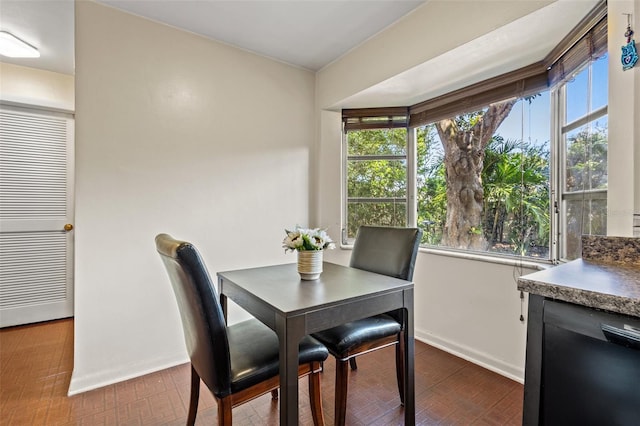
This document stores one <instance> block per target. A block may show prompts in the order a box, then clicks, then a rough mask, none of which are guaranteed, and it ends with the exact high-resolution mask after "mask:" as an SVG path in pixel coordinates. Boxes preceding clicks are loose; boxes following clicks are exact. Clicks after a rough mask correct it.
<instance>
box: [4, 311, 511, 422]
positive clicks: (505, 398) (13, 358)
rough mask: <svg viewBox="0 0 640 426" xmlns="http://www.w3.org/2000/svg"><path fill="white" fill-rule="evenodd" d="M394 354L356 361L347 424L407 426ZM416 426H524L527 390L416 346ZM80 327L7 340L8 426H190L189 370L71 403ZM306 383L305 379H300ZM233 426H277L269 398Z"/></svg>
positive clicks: (205, 412) (327, 377)
mask: <svg viewBox="0 0 640 426" xmlns="http://www.w3.org/2000/svg"><path fill="white" fill-rule="evenodd" d="M394 359H395V358H394V350H393V348H388V349H383V350H380V351H377V352H374V353H371V354H367V355H364V356H361V357H360V358H358V370H357V371H356V372H354V373H352V374H351V377H350V381H349V401H348V407H347V424H349V425H381V426H382V425H385V426H386V425H401V424H402V423H403V411H402V407H401V406H400V400H399V398H398V392H397V387H396V381H395V380H396V379H395V371H394V368H395V364H394ZM415 368H416V424H419V425H516V424H521V416H522V397H523V387H522V385H521V384H519V383H516V382H514V381H512V380H509V379H507V378H505V377H502V376H500V375H498V374H495V373H493V372H490V371H488V370H485V369H483V368H481V367H478V366H476V365H474V364H472V363H469V362H467V361H464V360H462V359H460V358H456V357H454V356H452V355H450V354H447V353H446V352H443V351H441V350H438V349H435V348H433V347H431V346H428V345H426V344H424V343H421V342H416V357H415ZM72 369H73V320H71V319H68V320H59V321H52V322H47V323H42V324H35V325H27V326H19V327H10V328H5V329H1V330H0V424H1V425H184V424H185V422H186V416H187V411H186V407H187V406H188V399H189V366H188V364H185V365H180V366H177V367H173V368H170V369H167V370H163V371H159V372H156V373H153V374H149V375H146V376H143V377H139V378H136V379H132V380H128V381H126V382H121V383H117V384H114V385H111V386H106V387H103V388H100V389H96V390H93V391H90V392H85V393H83V394H80V395H76V396H73V397H67V396H66V394H67V389H68V387H69V380H70V378H71V372H72ZM334 372H335V363H334V362H333V360H332V359H331V357H330V358H329V360H327V362H326V363H325V372H324V373H323V378H322V387H323V389H322V393H323V404H324V413H325V421H326V423H327V425H331V424H333V395H334V386H333V382H334ZM303 380H306V379H303ZM300 389H301V390H300V423H301V424H305V425H308V424H312V421H311V412H310V409H309V402H308V396H307V393H306V392H307V390H306V389H307V386H306V384H305V383H301V386H300ZM233 416H234V424H237V425H276V424H278V404H277V402H276V401H272V400H271V397H270V395H265V396H263V397H261V398H258V399H255V400H253V401H251V402H250V403H248V404H245V405H243V406H240V407H238V408H235V409H234V410H233ZM196 424H197V425H205V424H206V425H212V424H216V409H215V402H214V400H213V397H212V396H211V394H210V393H209V392H208V390H206V389H205V388H204V387H203V388H202V390H201V392H200V407H199V411H198V417H197V421H196Z"/></svg>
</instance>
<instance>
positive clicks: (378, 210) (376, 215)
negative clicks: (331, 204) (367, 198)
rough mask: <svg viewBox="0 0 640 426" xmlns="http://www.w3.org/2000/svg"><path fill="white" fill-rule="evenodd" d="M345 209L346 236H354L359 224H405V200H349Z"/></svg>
mask: <svg viewBox="0 0 640 426" xmlns="http://www.w3.org/2000/svg"><path fill="white" fill-rule="evenodd" d="M347 210H348V217H347V224H348V226H347V238H355V237H356V233H357V232H358V227H359V226H360V225H379V226H407V203H406V202H386V203H382V202H369V203H358V202H355V203H351V202H350V203H348V205H347Z"/></svg>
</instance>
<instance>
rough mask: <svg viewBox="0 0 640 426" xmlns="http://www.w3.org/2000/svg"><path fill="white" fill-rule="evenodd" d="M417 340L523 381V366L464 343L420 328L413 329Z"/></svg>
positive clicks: (520, 381)
mask: <svg viewBox="0 0 640 426" xmlns="http://www.w3.org/2000/svg"><path fill="white" fill-rule="evenodd" d="M414 337H415V338H416V339H417V340H419V341H421V342H423V343H426V344H428V345H431V346H434V347H436V348H438V349H442V350H443V351H445V352H448V353H450V354H452V355H455V356H457V357H459V358H462V359H465V360H467V361H469V362H472V363H474V364H477V365H479V366H481V367H483V368H486V369H487V370H491V371H493V372H495V373H498V374H500V375H502V376H505V377H508V378H509V379H511V380H515V381H516V382H519V383H524V367H523V366H516V365H513V364H508V363H506V362H504V361H501V360H499V359H496V358H495V357H493V356H491V355H489V354H486V353H483V352H479V351H477V350H475V349H473V348H470V347H468V346H465V345H460V344H457V343H455V342H452V341H450V340H447V339H443V338H441V337H438V336H435V335H433V334H429V333H425V332H423V331H420V330H415V336H414Z"/></svg>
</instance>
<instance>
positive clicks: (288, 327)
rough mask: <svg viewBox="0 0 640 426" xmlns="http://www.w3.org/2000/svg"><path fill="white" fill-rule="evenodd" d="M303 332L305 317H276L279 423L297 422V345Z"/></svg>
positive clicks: (286, 425)
mask: <svg viewBox="0 0 640 426" xmlns="http://www.w3.org/2000/svg"><path fill="white" fill-rule="evenodd" d="M304 332H305V319H304V317H303V316H301V317H293V318H288V319H287V318H283V317H280V316H277V317H276V333H277V334H278V341H279V343H280V425H281V426H295V425H297V424H298V346H299V344H300V340H301V339H302V337H303V336H304V334H305V333H304Z"/></svg>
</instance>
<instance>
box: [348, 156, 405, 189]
mask: <svg viewBox="0 0 640 426" xmlns="http://www.w3.org/2000/svg"><path fill="white" fill-rule="evenodd" d="M347 175H348V181H347V196H348V197H349V198H352V197H367V198H371V197H374V198H390V197H394V198H395V197H406V194H407V161H406V160H368V161H353V160H352V161H347Z"/></svg>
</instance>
